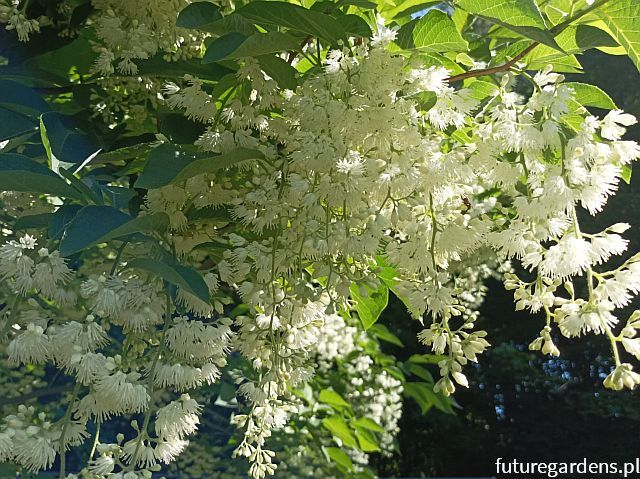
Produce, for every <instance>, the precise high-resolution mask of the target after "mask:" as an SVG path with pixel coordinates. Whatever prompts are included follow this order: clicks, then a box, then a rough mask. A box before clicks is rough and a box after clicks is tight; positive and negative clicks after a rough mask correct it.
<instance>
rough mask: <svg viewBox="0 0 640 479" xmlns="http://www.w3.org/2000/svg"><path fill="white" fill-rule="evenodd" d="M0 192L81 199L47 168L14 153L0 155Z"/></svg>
mask: <svg viewBox="0 0 640 479" xmlns="http://www.w3.org/2000/svg"><path fill="white" fill-rule="evenodd" d="M0 190H4V191H27V192H30V193H48V194H50V195H55V196H59V197H60V198H73V199H83V196H82V194H81V193H80V192H79V191H77V190H76V189H75V188H73V187H71V186H70V185H69V184H67V183H66V182H65V181H64V180H63V179H62V178H60V177H59V176H58V175H56V174H55V173H54V172H53V171H51V170H50V169H49V168H47V167H46V166H44V165H41V164H40V163H36V162H35V161H33V160H32V159H30V158H27V157H26V156H24V155H19V154H16V153H2V154H0Z"/></svg>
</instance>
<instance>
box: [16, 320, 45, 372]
mask: <svg viewBox="0 0 640 479" xmlns="http://www.w3.org/2000/svg"><path fill="white" fill-rule="evenodd" d="M50 349H51V348H50V342H49V337H48V336H47V335H46V334H44V330H43V329H42V327H40V326H37V325H35V324H34V323H29V325H28V326H27V329H26V330H25V331H23V332H20V333H18V334H17V336H16V337H15V338H14V339H13V340H12V341H11V342H10V343H9V345H8V346H7V353H8V355H9V361H11V362H12V363H15V364H20V363H22V364H28V363H34V364H38V363H42V362H44V361H46V359H47V358H48V357H49V353H50Z"/></svg>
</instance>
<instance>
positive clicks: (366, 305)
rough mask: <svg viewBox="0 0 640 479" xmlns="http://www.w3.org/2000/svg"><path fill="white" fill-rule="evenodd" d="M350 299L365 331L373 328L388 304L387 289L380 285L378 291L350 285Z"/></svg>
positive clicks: (363, 286) (364, 286)
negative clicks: (353, 302) (362, 291)
mask: <svg viewBox="0 0 640 479" xmlns="http://www.w3.org/2000/svg"><path fill="white" fill-rule="evenodd" d="M360 288H362V289H363V290H364V292H366V296H365V295H363V294H362V293H361V291H360ZM349 291H350V293H351V299H353V300H354V301H355V306H356V311H357V312H358V317H359V318H360V322H361V323H362V326H364V329H365V330H367V329H369V328H370V327H371V326H373V325H374V324H375V323H376V321H378V318H379V317H380V314H381V313H382V311H384V309H385V308H386V307H387V304H388V303H389V288H388V287H387V286H386V285H385V284H380V286H379V287H378V289H376V290H373V289H371V288H370V287H368V286H366V285H360V287H358V285H357V284H352V285H351V287H350V288H349Z"/></svg>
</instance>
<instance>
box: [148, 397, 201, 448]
mask: <svg viewBox="0 0 640 479" xmlns="http://www.w3.org/2000/svg"><path fill="white" fill-rule="evenodd" d="M201 411H202V406H200V405H199V404H198V403H197V402H196V401H194V400H193V399H191V398H190V397H189V395H187V394H183V395H182V396H181V397H180V400H178V401H171V402H170V403H169V404H167V405H166V406H164V407H162V408H160V409H159V410H158V412H157V413H156V426H155V427H156V434H157V435H158V437H160V438H163V439H165V440H167V439H174V438H179V439H181V438H183V437H184V436H186V435H189V434H192V433H193V432H195V431H196V430H197V429H198V424H199V422H200V419H199V417H198V415H199V414H200V412H201Z"/></svg>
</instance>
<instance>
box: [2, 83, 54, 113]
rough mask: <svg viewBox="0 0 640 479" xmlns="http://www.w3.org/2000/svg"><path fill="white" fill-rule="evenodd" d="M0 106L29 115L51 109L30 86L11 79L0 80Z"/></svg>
mask: <svg viewBox="0 0 640 479" xmlns="http://www.w3.org/2000/svg"><path fill="white" fill-rule="evenodd" d="M0 106H4V107H7V108H9V109H10V110H13V111H18V112H21V113H25V114H31V115H39V114H41V113H44V112H46V111H49V110H50V109H51V108H49V105H47V102H46V101H44V100H43V99H42V97H41V96H40V95H38V94H37V93H36V92H35V91H34V90H33V89H32V88H29V87H27V86H25V85H23V84H21V83H18V82H16V81H11V80H0Z"/></svg>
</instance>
